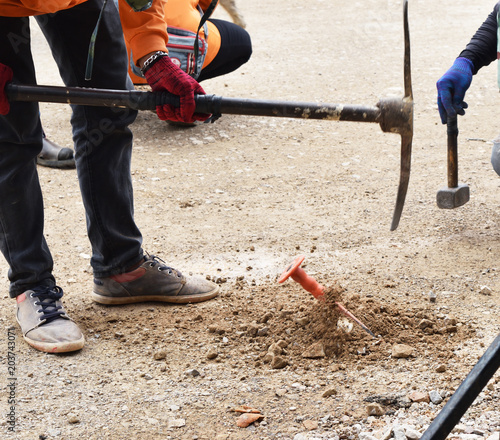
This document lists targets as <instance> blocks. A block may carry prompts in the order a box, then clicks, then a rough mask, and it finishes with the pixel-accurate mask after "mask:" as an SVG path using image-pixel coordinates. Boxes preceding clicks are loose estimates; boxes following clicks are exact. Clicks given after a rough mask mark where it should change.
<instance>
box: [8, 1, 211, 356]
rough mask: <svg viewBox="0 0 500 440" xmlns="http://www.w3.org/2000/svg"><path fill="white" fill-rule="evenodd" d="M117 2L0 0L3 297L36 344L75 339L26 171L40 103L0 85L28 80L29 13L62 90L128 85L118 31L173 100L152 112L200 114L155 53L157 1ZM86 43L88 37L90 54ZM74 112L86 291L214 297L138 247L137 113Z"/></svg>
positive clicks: (193, 86)
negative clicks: (87, 252)
mask: <svg viewBox="0 0 500 440" xmlns="http://www.w3.org/2000/svg"><path fill="white" fill-rule="evenodd" d="M119 8H120V14H118V12H117V10H116V6H115V4H114V2H113V1H106V0H45V1H40V0H0V194H1V197H0V250H1V252H2V254H3V255H4V257H5V259H6V260H7V263H8V265H9V272H8V278H9V281H10V287H9V293H10V296H11V297H12V298H15V299H16V306H17V307H16V319H17V321H18V323H19V325H20V327H21V329H22V333H23V337H24V339H25V341H26V342H27V343H28V344H30V345H31V346H33V347H34V348H36V349H38V350H41V351H44V352H52V353H59V352H68V351H75V350H79V349H81V348H82V347H83V345H84V340H85V338H84V335H83V333H82V332H81V330H80V329H79V327H78V325H77V324H76V323H75V322H74V321H73V320H71V319H70V318H69V317H68V314H67V313H66V311H65V309H64V306H63V304H62V297H63V290H62V289H61V287H59V286H58V285H57V283H56V278H55V276H54V274H53V265H54V263H53V259H52V254H51V252H50V250H49V247H48V245H47V242H46V240H45V236H44V206H43V197H42V191H41V187H40V182H39V180H38V174H37V169H36V157H37V155H38V154H39V153H40V151H41V149H42V137H43V131H42V126H41V123H40V115H39V106H38V103H36V102H17V101H16V102H9V100H8V98H7V94H6V92H5V86H6V85H7V84H8V83H9V82H15V83H18V84H35V83H36V76H35V68H34V63H33V59H32V55H31V48H30V32H29V27H30V22H29V16H30V15H34V16H35V18H36V20H37V22H38V24H39V25H40V27H41V29H42V31H43V33H44V35H45V37H46V38H47V41H48V43H49V45H50V47H51V50H52V53H53V55H54V59H55V60H56V63H57V65H58V67H59V71H60V74H61V78H62V79H63V81H64V83H65V84H66V86H68V87H91V88H100V89H115V90H130V89H132V88H133V84H132V82H131V80H130V77H129V75H128V62H127V51H126V47H125V44H124V39H123V35H125V37H126V39H127V41H128V43H129V46H130V48H131V51H132V52H133V60H134V63H135V65H136V66H137V67H139V68H141V71H142V74H143V75H144V76H145V78H146V80H147V82H148V84H149V85H150V86H151V88H152V89H153V90H155V91H167V92H170V93H172V94H174V95H177V96H179V100H180V107H178V108H176V107H173V106H170V105H160V106H157V108H156V111H157V114H158V117H159V118H160V119H162V120H174V121H180V122H186V123H189V122H193V121H204V120H206V119H207V118H208V117H209V116H210V115H207V114H198V113H196V104H195V100H194V95H195V94H204V93H205V92H204V90H203V89H202V87H201V86H200V85H199V84H198V82H197V81H196V80H195V79H193V78H192V77H191V76H189V75H188V74H187V73H185V72H184V71H182V70H181V69H180V68H179V67H178V66H177V65H176V64H175V63H174V62H172V60H171V59H170V57H169V56H168V54H167V53H166V51H165V48H166V44H167V41H168V35H167V30H166V27H165V18H164V3H163V2H162V1H159V0H154V1H152V2H151V1H150V0H119ZM120 21H121V25H120ZM121 27H123V33H122V30H121ZM96 29H97V31H96ZM91 41H92V42H93V43H92V44H94V43H95V44H94V49H93V51H90V52H89V42H91ZM72 111H73V112H72V117H71V124H72V128H73V139H74V146H75V158H76V169H77V175H78V180H79V184H80V190H81V194H82V199H83V205H84V208H85V216H86V223H87V234H88V237H89V240H90V244H91V248H92V255H91V259H90V264H91V266H92V269H93V275H94V282H93V288H92V294H91V295H92V299H93V300H94V301H96V302H98V303H101V304H108V305H118V304H129V303H138V302H144V301H163V302H167V303H194V302H199V301H206V300H209V299H211V298H213V297H215V296H216V295H217V293H218V286H217V285H216V284H215V283H212V282H211V281H208V280H207V279H206V278H205V277H200V276H185V275H183V274H182V273H181V272H180V271H178V270H176V269H173V268H172V267H169V266H167V265H166V264H165V263H164V262H163V261H162V260H160V259H159V258H157V257H156V256H153V255H150V254H148V253H147V252H145V251H144V250H143V248H142V235H141V232H140V231H139V228H138V226H137V225H136V223H135V221H134V206H133V191H132V178H131V173H130V167H131V155H132V132H131V130H130V128H129V126H130V125H131V124H132V123H133V122H134V120H135V118H136V116H137V112H136V111H135V110H132V109H116V108H110V107H95V106H81V105H74V106H72ZM164 226H165V227H168V225H164ZM61 233H67V231H65V230H64V228H63V229H62V231H61ZM172 245H173V246H174V245H175V242H173V243H172ZM66 257H68V256H66Z"/></svg>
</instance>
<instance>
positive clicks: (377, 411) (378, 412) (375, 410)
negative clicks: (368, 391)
mask: <svg viewBox="0 0 500 440" xmlns="http://www.w3.org/2000/svg"><path fill="white" fill-rule="evenodd" d="M366 413H367V414H368V415H369V416H377V417H380V416H383V415H384V414H385V411H384V408H382V406H381V405H379V404H378V403H370V404H369V405H368V406H367V407H366Z"/></svg>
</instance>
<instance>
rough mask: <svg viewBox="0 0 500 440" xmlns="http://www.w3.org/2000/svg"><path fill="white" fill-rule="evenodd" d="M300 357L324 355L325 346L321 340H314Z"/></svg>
mask: <svg viewBox="0 0 500 440" xmlns="http://www.w3.org/2000/svg"><path fill="white" fill-rule="evenodd" d="M302 357H304V358H308V359H321V358H324V357H325V348H324V346H323V343H322V342H315V343H314V344H312V345H311V346H310V347H308V349H307V350H306V351H304V353H302Z"/></svg>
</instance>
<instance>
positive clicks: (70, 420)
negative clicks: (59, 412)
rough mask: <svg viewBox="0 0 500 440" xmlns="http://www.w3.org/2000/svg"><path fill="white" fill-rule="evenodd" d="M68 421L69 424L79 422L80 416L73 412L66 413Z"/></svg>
mask: <svg viewBox="0 0 500 440" xmlns="http://www.w3.org/2000/svg"><path fill="white" fill-rule="evenodd" d="M68 423H71V424H75V423H80V418H79V417H78V416H77V415H76V414H74V413H69V414H68Z"/></svg>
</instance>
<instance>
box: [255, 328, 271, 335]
mask: <svg viewBox="0 0 500 440" xmlns="http://www.w3.org/2000/svg"><path fill="white" fill-rule="evenodd" d="M268 333H269V327H262V328H260V329H259V330H257V336H267V334H268Z"/></svg>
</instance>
